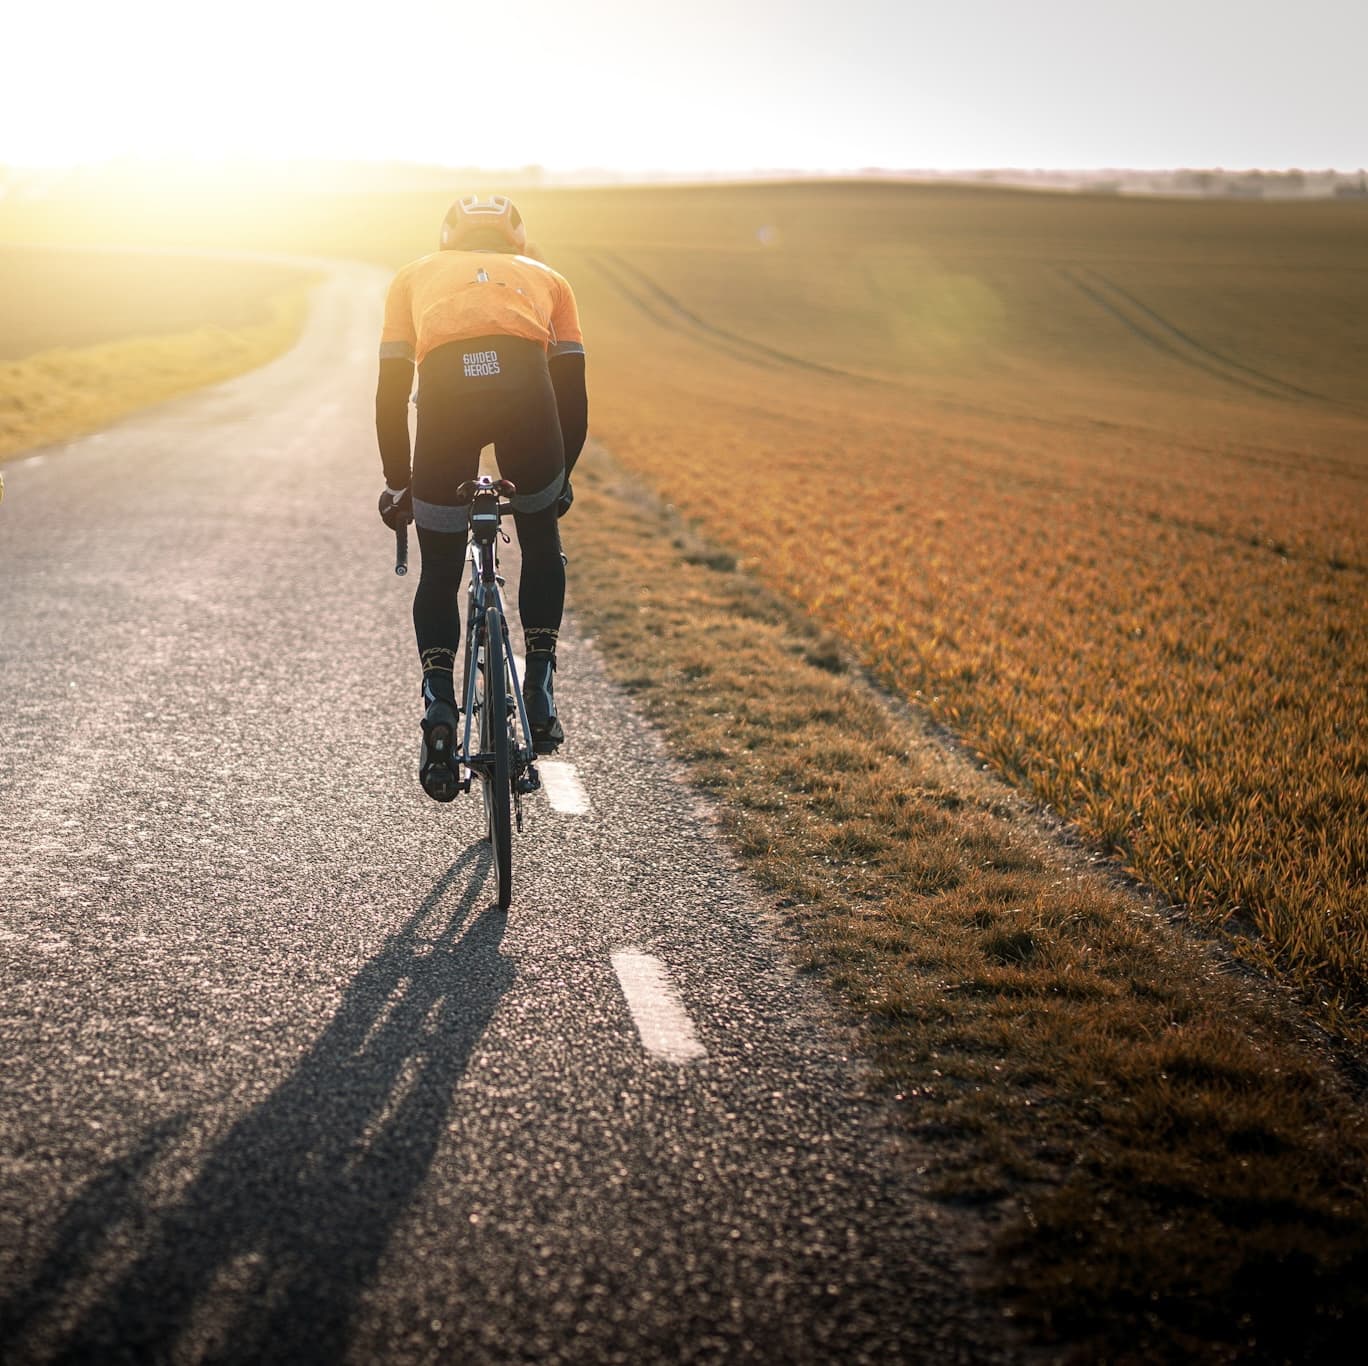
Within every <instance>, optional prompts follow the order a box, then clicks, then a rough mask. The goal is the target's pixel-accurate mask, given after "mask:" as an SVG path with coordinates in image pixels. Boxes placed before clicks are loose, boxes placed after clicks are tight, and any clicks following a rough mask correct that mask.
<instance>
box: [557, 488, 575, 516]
mask: <svg viewBox="0 0 1368 1366" xmlns="http://www.w3.org/2000/svg"><path fill="white" fill-rule="evenodd" d="M574 501H575V490H574V489H572V488H571V487H570V481H569V480H568V479H567V480H566V481H565V487H564V488H563V489H562V490H561V496H560V497H559V498H557V499H556V516H557V517H564V516H565V514H566V513H567V512H569V511H570V504H571V503H573V502H574Z"/></svg>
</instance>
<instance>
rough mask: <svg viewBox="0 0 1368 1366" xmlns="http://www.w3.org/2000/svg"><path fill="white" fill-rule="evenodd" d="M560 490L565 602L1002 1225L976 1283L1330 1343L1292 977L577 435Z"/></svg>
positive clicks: (1271, 1351)
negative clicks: (1243, 951) (959, 737)
mask: <svg viewBox="0 0 1368 1366" xmlns="http://www.w3.org/2000/svg"><path fill="white" fill-rule="evenodd" d="M579 488H580V496H579V497H578V498H577V500H576V506H575V511H574V513H573V514H572V517H573V520H572V521H570V522H567V526H566V535H567V544H568V548H569V550H570V554H571V557H572V559H571V570H572V588H573V599H574V607H575V610H576V612H577V614H578V617H579V619H580V621H581V622H582V624H584V625H586V626H587V627H588V628H589V629H590V630H591V631H592V632H593V633H594V634H595V636H596V638H597V640H598V642H599V643H600V645H601V646H602V647H603V649H604V651H605V654H606V657H607V658H608V660H609V661H610V665H611V667H612V668H613V670H614V671H615V672H616V674H617V675H618V677H619V679H620V680H621V681H623V682H624V683H625V684H626V685H627V686H628V687H629V688H631V689H632V690H633V691H634V693H635V694H636V696H637V698H638V700H639V702H640V704H641V705H642V706H643V707H644V708H645V709H646V710H647V712H648V713H649V714H650V715H651V716H652V717H654V718H655V720H656V721H657V722H658V723H659V724H660V725H661V726H662V727H663V728H664V729H665V732H666V734H667V736H668V738H669V739H670V741H671V744H672V747H673V748H674V749H675V750H676V752H677V753H679V754H680V755H682V756H683V757H684V758H685V759H686V761H687V762H688V763H689V764H690V766H691V769H692V773H693V776H694V778H695V781H696V782H698V783H699V785H700V786H702V787H704V788H705V789H707V790H709V791H710V792H711V793H713V794H714V797H715V800H716V801H717V803H718V804H719V810H720V815H721V819H722V820H723V822H724V824H725V826H726V828H727V830H728V832H729V834H730V835H731V837H732V839H733V840H734V841H735V843H736V845H737V847H738V848H739V849H740V850H741V851H742V853H743V855H744V856H745V858H746V859H747V861H748V864H749V866H750V868H751V869H752V871H753V872H754V874H755V875H756V876H757V877H758V879H759V880H760V882H761V884H762V885H763V886H765V887H767V888H768V889H770V891H771V893H772V895H773V897H774V898H775V903H776V904H777V905H778V906H779V907H780V908H781V909H782V911H783V914H784V915H785V917H786V918H787V920H788V922H789V924H790V925H791V927H792V929H793V931H794V933H795V935H796V951H797V952H798V953H799V955H800V957H801V959H802V960H803V961H805V962H806V963H807V964H808V965H809V966H810V967H811V968H813V969H816V970H819V971H820V972H821V973H822V975H823V977H824V978H825V979H826V980H827V981H828V982H829V983H830V984H831V985H832V986H834V987H835V988H836V989H837V991H838V993H839V994H840V996H841V997H842V998H843V999H844V1000H845V1002H847V1004H848V1006H849V1008H850V1010H851V1012H852V1014H853V1016H854V1018H855V1020H856V1021H857V1022H858V1023H859V1025H860V1027H861V1029H862V1032H863V1034H864V1037H865V1041H866V1043H867V1045H868V1046H869V1047H870V1049H871V1050H872V1051H873V1053H874V1056H875V1057H876V1058H877V1059H878V1061H879V1064H880V1066H881V1069H882V1072H883V1075H884V1077H885V1080H886V1082H887V1085H888V1090H889V1092H890V1094H891V1096H892V1097H893V1098H894V1103H895V1104H897V1106H898V1107H899V1109H900V1111H901V1113H902V1114H903V1116H904V1117H905V1120H906V1123H907V1125H908V1128H909V1131H910V1132H911V1134H912V1135H913V1136H914V1138H915V1139H916V1140H919V1141H918V1142H917V1152H918V1156H917V1158H916V1160H917V1161H918V1162H920V1163H922V1164H924V1166H925V1169H926V1172H927V1179H928V1181H929V1182H930V1183H931V1184H932V1186H933V1188H934V1189H935V1190H937V1191H938V1192H939V1193H940V1195H941V1196H942V1197H943V1198H945V1199H947V1200H950V1201H954V1202H957V1203H968V1204H971V1205H973V1206H975V1207H977V1208H979V1209H980V1210H981V1211H982V1212H983V1214H984V1216H985V1217H986V1218H987V1219H988V1220H989V1221H990V1223H991V1224H992V1225H993V1226H994V1227H995V1229H996V1234H995V1251H994V1255H993V1259H992V1263H991V1265H990V1266H989V1267H988V1268H987V1269H986V1279H987V1282H988V1286H989V1288H990V1290H991V1292H992V1293H993V1294H994V1296H1001V1297H1005V1299H1006V1301H1007V1303H1009V1304H1010V1305H1011V1306H1012V1309H1013V1312H1014V1313H1015V1314H1016V1315H1017V1316H1018V1318H1019V1320H1020V1321H1021V1322H1022V1324H1023V1326H1024V1327H1025V1328H1026V1329H1027V1330H1028V1331H1029V1332H1030V1333H1032V1334H1033V1335H1034V1336H1036V1337H1038V1338H1041V1339H1043V1340H1045V1341H1048V1342H1051V1343H1053V1344H1055V1346H1056V1348H1057V1349H1058V1350H1059V1351H1061V1352H1063V1353H1064V1354H1065V1355H1066V1356H1067V1357H1070V1358H1072V1359H1079V1360H1098V1359H1105V1360H1112V1361H1123V1360H1133V1361H1142V1360H1143V1361H1153V1360H1165V1359H1167V1360H1212V1361H1219V1360H1230V1359H1240V1360H1269V1361H1278V1360H1292V1359H1296V1360H1311V1359H1327V1360H1328V1359H1335V1358H1336V1357H1337V1356H1339V1355H1341V1354H1343V1353H1345V1352H1347V1351H1348V1350H1350V1345H1351V1344H1353V1343H1355V1342H1356V1341H1357V1339H1358V1337H1360V1336H1361V1335H1362V1333H1363V1332H1364V1330H1365V1329H1368V1292H1366V1291H1365V1286H1368V1129H1365V1125H1364V1122H1363V1118H1362V1115H1361V1112H1360V1111H1359V1110H1358V1109H1357V1107H1356V1104H1355V1102H1354V1100H1353V1097H1352V1096H1351V1095H1350V1094H1348V1093H1347V1091H1346V1088H1345V1087H1344V1085H1343V1084H1342V1083H1341V1082H1340V1080H1339V1079H1338V1078H1337V1075H1336V1072H1335V1069H1334V1066H1333V1065H1332V1064H1330V1063H1329V1062H1328V1061H1327V1060H1326V1058H1325V1057H1324V1056H1323V1055H1321V1054H1320V1053H1318V1052H1317V1050H1316V1049H1314V1048H1313V1047H1310V1046H1308V1045H1307V1044H1306V1042H1305V1041H1304V1040H1301V1039H1299V1038H1298V1030H1297V1026H1296V1024H1295V1017H1294V1013H1293V1012H1291V1011H1290V1010H1288V1009H1287V1007H1286V1003H1285V1002H1282V1003H1280V1002H1279V1001H1278V1000H1277V999H1276V998H1275V997H1274V996H1273V995H1272V994H1271V993H1269V992H1268V991H1266V990H1264V989H1261V988H1259V987H1258V986H1257V982H1256V980H1255V979H1254V978H1253V977H1252V975H1250V974H1248V973H1243V972H1241V971H1238V970H1233V969H1232V968H1231V966H1230V964H1229V963H1228V962H1227V961H1225V960H1223V959H1222V958H1221V957H1220V956H1219V955H1218V954H1215V953H1213V952H1211V951H1210V950H1209V949H1207V948H1206V947H1204V946H1203V945H1201V944H1196V943H1194V942H1193V941H1191V940H1189V939H1186V938H1184V937H1183V936H1181V935H1179V934H1178V933H1176V932H1175V930H1174V929H1173V927H1172V926H1170V925H1168V924H1167V923H1166V922H1165V920H1164V918H1163V917H1162V916H1161V915H1159V914H1157V913H1156V912H1155V911H1154V910H1153V908H1146V907H1145V906H1144V905H1141V904H1139V903H1137V901H1136V899H1135V897H1134V895H1133V894H1132V893H1130V892H1128V891H1125V890H1123V889H1121V888H1119V887H1118V886H1117V885H1116V882H1115V880H1114V878H1108V877H1106V876H1104V875H1102V874H1101V873H1099V871H1098V870H1097V869H1096V868H1090V867H1089V866H1088V863H1087V860H1086V859H1084V858H1083V857H1082V856H1080V855H1078V854H1077V853H1074V854H1070V853H1069V852H1068V850H1067V849H1066V848H1064V847H1063V846H1062V845H1059V844H1053V843H1051V842H1049V841H1047V840H1045V839H1043V838H1042V837H1041V835H1040V834H1039V826H1038V824H1037V820H1036V818H1035V816H1034V815H1033V813H1032V812H1031V811H1030V810H1029V809H1027V808H1025V807H1024V806H1023V805H1022V803H1020V801H1019V800H1017V799H1015V798H1014V797H1013V796H1012V794H1011V793H1010V791H1009V790H1008V789H1006V788H1005V787H1003V786H1002V785H1001V784H1000V783H998V782H997V781H996V780H994V779H992V778H991V777H989V776H988V775H987V774H986V773H984V772H983V771H982V770H981V768H980V767H978V766H976V765H975V764H973V763H972V762H970V761H969V760H968V759H967V758H964V757H962V756H959V755H957V754H956V753H955V752H954V751H952V750H951V749H950V748H948V747H947V746H946V745H944V744H943V743H939V742H937V741H935V740H933V739H932V738H930V737H929V736H928V733H927V731H926V730H925V728H924V726H923V725H922V723H920V722H919V721H917V720H916V715H917V714H916V713H915V712H911V711H908V710H906V709H902V710H900V709H899V708H898V707H897V706H895V705H891V704H889V703H888V702H887V701H885V700H883V699H882V698H881V697H880V696H879V695H878V694H876V693H875V692H874V691H873V690H872V689H871V688H870V687H869V686H868V685H867V684H865V683H863V682H862V681H861V680H860V679H859V678H858V677H857V676H854V675H852V673H851V672H850V671H849V670H848V669H847V667H846V665H845V663H844V662H843V658H844V651H843V650H842V648H841V647H840V645H839V644H838V643H837V642H836V641H834V640H833V639H832V638H830V637H829V636H825V635H823V634H822V633H821V632H820V631H818V630H817V629H816V628H814V627H813V626H812V625H811V624H810V622H809V621H808V620H807V619H806V618H805V617H804V616H803V615H802V614H801V613H798V612H796V611H795V610H794V609H793V608H792V607H791V606H790V605H788V604H786V603H785V602H784V601H783V600H781V599H779V598H778V597H776V596H775V595H774V594H772V593H770V592H768V591H767V590H765V589H764V588H762V587H761V586H760V585H759V584H757V583H756V581H755V580H754V578H753V577H752V576H750V575H749V574H746V573H744V572H738V571H737V569H736V562H735V559H734V557H732V556H730V555H729V554H727V553H726V552H725V551H723V550H721V549H720V548H718V547H716V546H712V545H709V544H707V543H706V542H703V541H701V540H699V538H698V537H697V536H696V535H695V534H694V533H693V532H692V531H690V530H689V529H688V528H687V527H686V526H685V525H684V523H682V522H681V520H680V519H679V517H678V516H677V515H675V514H673V513H671V512H670V511H669V510H667V509H664V508H663V507H661V506H660V505H658V504H656V503H655V502H653V500H651V499H650V498H649V497H646V496H643V494H642V491H641V488H640V486H639V484H637V483H636V482H635V481H634V480H633V479H631V478H630V477H627V476H625V475H624V474H623V472H622V471H620V470H615V469H614V468H613V467H612V466H611V465H610V464H609V463H608V462H607V461H606V460H605V459H604V457H603V456H602V453H600V452H596V453H593V454H591V455H590V456H589V457H588V458H587V461H586V468H585V471H584V473H583V475H582V476H581V479H580V481H579ZM562 683H563V685H564V686H565V687H570V688H572V687H573V686H574V684H573V679H571V678H569V677H567V678H565V679H563V680H562ZM1289 1305H1295V1306H1296V1310H1295V1313H1294V1314H1289V1312H1288V1306H1289Z"/></svg>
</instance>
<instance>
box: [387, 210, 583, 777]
mask: <svg viewBox="0 0 1368 1366" xmlns="http://www.w3.org/2000/svg"><path fill="white" fill-rule="evenodd" d="M415 366H416V367H417V370H418V393H417V397H416V398H415V399H414V403H415V404H416V406H417V410H418V419H417V427H416V432H415V436H414V442H413V459H412V469H411V470H410V463H409V425H408V404H409V394H410V391H411V389H412V387H413V372H414V367H415ZM587 424H588V400H587V397H586V395H585V388H584V339H583V337H582V335H581V333H580V325H579V313H578V309H577V306H576V304H575V296H574V293H573V291H572V290H571V288H570V285H569V283H568V282H567V281H566V280H565V279H564V277H562V276H561V275H559V274H558V273H557V272H556V271H554V270H552V269H551V268H550V267H549V266H547V265H545V264H544V263H542V262H541V261H540V260H538V259H534V258H533V257H532V256H531V255H529V254H528V244H527V230H526V228H525V226H524V225H523V220H522V216H521V215H520V214H519V213H518V210H517V209H516V208H515V207H514V205H513V203H512V201H511V200H509V199H508V198H507V197H506V196H504V195H493V196H491V197H490V198H488V199H481V198H479V197H477V196H475V195H469V196H466V197H464V198H462V199H458V200H457V201H456V202H455V203H454V204H453V205H452V206H451V208H450V209H449V210H448V211H447V215H446V218H445V219H444V220H443V223H442V233H441V246H440V250H438V251H436V252H433V253H432V254H431V255H429V256H424V257H422V258H421V259H420V260H417V261H413V262H411V263H410V264H409V265H407V266H405V267H404V268H403V269H402V270H401V271H400V272H399V273H398V274H397V275H396V276H395V277H394V281H393V283H392V284H391V285H390V288H389V294H388V297H387V299H386V301H385V322H384V330H383V331H382V332H381V334H380V380H379V384H378V385H377V387H376V392H375V429H376V435H377V437H378V439H379V443H380V459H381V463H382V465H383V466H384V473H385V485H386V487H385V491H384V492H383V493H382V494H381V495H380V515H381V517H382V518H383V519H384V521H385V524H386V525H387V526H390V527H395V526H397V525H399V524H401V523H402V522H407V521H408V520H409V519H410V517H411V518H412V520H413V521H414V522H415V524H416V525H417V528H418V543H419V545H420V547H421V549H422V573H421V575H420V577H419V580H418V587H417V591H416V592H415V594H414V598H413V625H414V629H415V631H416V633H417V637H418V653H419V657H420V660H421V662H422V669H423V703H424V714H423V722H422V726H423V745H422V752H421V757H420V759H419V780H420V781H421V782H422V785H423V789H424V791H426V792H427V794H428V795H429V796H430V797H432V798H434V799H435V800H437V801H450V800H451V799H452V798H453V797H454V796H455V795H456V781H457V774H456V770H455V766H454V762H453V756H454V754H455V752H456V748H457V745H456V742H455V737H456V734H457V721H458V707H457V701H456V690H455V679H454V670H455V663H456V651H457V648H458V645H459V642H460V636H461V616H460V605H459V596H458V595H459V590H460V584H461V575H462V572H463V570H464V567H465V553H466V541H467V534H468V531H469V516H468V509H467V508H466V507H464V506H462V505H460V503H459V500H458V497H457V492H456V490H457V489H458V488H459V487H460V485H461V484H462V483H464V482H465V481H466V480H467V479H473V478H474V477H475V475H476V473H477V472H478V468H479V461H480V451H481V450H482V449H483V447H485V446H486V445H488V444H490V443H491V442H492V443H493V446H494V455H495V459H496V460H497V462H498V466H499V473H500V474H501V475H502V476H503V477H504V478H506V479H509V480H512V482H513V483H514V484H515V485H516V486H517V493H516V494H514V495H513V496H512V498H511V499H510V501H511V502H512V504H513V521H514V524H515V526H516V528H517V534H518V545H519V547H520V548H521V551H522V578H521V581H520V583H519V586H518V612H519V615H520V616H521V618H522V625H523V636H524V640H525V643H526V649H527V655H526V658H527V664H526V669H525V675H524V679H523V697H524V700H525V702H526V705H527V716H528V721H529V723H530V724H531V727H532V741H533V744H534V746H535V748H536V750H537V752H538V753H539V754H549V753H551V752H553V751H554V750H555V749H556V748H557V747H558V746H559V745H560V744H561V743H562V742H563V741H564V739H565V732H564V728H563V727H562V725H561V722H560V719H559V717H558V716H557V715H556V701H555V694H554V689H553V675H554V673H555V670H556V640H557V636H558V634H559V631H560V624H561V614H562V611H563V608H564V603H565V563H564V561H563V560H562V558H561V543H560V529H559V527H558V525H557V519H558V518H559V517H561V516H563V515H564V513H565V512H566V511H567V510H568V509H569V506H570V503H571V501H572V499H573V497H574V494H573V491H572V489H571V486H570V473H571V471H572V470H573V469H574V466H575V461H576V460H577V459H578V458H579V453H580V449H581V448H582V446H583V445H584V437H585V431H586V428H587Z"/></svg>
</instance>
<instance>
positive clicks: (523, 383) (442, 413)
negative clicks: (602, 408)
mask: <svg viewBox="0 0 1368 1366" xmlns="http://www.w3.org/2000/svg"><path fill="white" fill-rule="evenodd" d="M491 444H492V445H493V447H494V458H495V460H496V461H497V463H498V466H499V473H500V474H501V475H502V476H503V477H504V478H505V479H511V480H512V481H513V482H514V483H515V484H516V485H517V486H518V492H519V494H523V495H530V494H535V493H537V492H538V491H540V490H543V489H548V488H550V487H552V486H553V485H554V486H555V487H557V488H559V485H560V480H561V478H562V476H563V474H564V470H565V448H564V444H563V442H562V438H561V428H560V420H559V418H558V416H557V413H556V395H555V390H554V389H553V388H552V387H551V376H550V373H549V371H548V369H547V364H546V351H545V349H544V348H543V347H542V346H541V345H540V344H539V343H537V342H531V341H526V340H524V339H523V338H521V337H472V338H469V339H468V340H465V341H457V342H448V343H447V344H446V345H444V346H439V347H437V348H436V350H434V351H432V352H431V353H430V354H429V355H427V356H425V357H424V358H423V363H422V364H421V365H420V366H419V367H418V427H417V433H416V435H415V439H414V448H413V496H414V499H415V500H416V501H419V502H423V503H433V504H442V505H448V506H449V505H452V504H454V503H455V502H456V490H457V489H458V488H459V487H460V485H461V484H463V483H464V482H465V481H466V480H467V479H473V478H474V477H475V475H476V474H477V473H479V468H480V452H481V450H483V448H484V447H485V446H488V445H491Z"/></svg>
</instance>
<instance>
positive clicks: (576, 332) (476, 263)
mask: <svg viewBox="0 0 1368 1366" xmlns="http://www.w3.org/2000/svg"><path fill="white" fill-rule="evenodd" d="M486 336H505V337H522V338H524V339H526V340H527V341H534V342H537V343H539V344H540V345H542V346H544V347H546V348H547V349H548V350H549V351H550V352H551V353H552V354H553V355H564V354H568V351H567V349H566V348H567V347H571V346H573V347H578V349H579V350H581V351H582V350H583V349H584V337H583V335H582V334H581V332H580V323H579V310H578V308H577V306H576V304H575V295H574V293H573V291H572V290H571V288H570V284H569V282H568V281H567V280H566V279H565V277H564V276H562V275H560V274H559V273H557V272H556V271H554V270H552V269H551V267H550V266H548V265H544V264H543V263H542V262H540V261H534V260H533V259H532V258H531V257H530V256H512V255H506V254H504V253H501V252H496V251H438V252H434V253H433V254H432V255H430V256H424V257H423V258H422V259H421V260H418V261H414V262H412V263H410V264H409V265H407V266H405V267H404V268H403V269H402V270H401V271H400V272H399V273H398V275H396V276H395V277H394V281H393V283H392V284H391V285H390V288H389V295H388V297H387V298H386V300H385V326H384V330H383V332H382V333H381V334H380V346H381V354H382V356H383V355H385V354H386V351H385V348H386V347H389V346H394V347H402V346H404V345H407V346H408V347H410V348H411V350H412V354H413V358H414V359H415V360H416V361H417V362H418V363H419V364H422V361H423V358H424V357H425V356H426V355H427V354H428V353H429V352H430V351H432V350H433V349H434V348H435V347H438V346H442V345H444V344H445V343H446V342H452V341H462V340H464V339H465V338H467V337H486ZM389 354H393V355H400V354H406V353H402V352H401V351H399V350H395V351H393V352H390V353H389Z"/></svg>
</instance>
